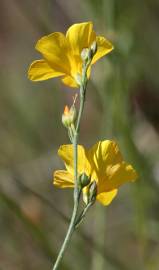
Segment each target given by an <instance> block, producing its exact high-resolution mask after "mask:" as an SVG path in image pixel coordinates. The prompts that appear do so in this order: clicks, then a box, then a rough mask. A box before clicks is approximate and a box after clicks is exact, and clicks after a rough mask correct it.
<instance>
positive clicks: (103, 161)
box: [87, 140, 122, 180]
mask: <svg viewBox="0 0 159 270" xmlns="http://www.w3.org/2000/svg"><path fill="white" fill-rule="evenodd" d="M87 156H88V160H89V162H90V164H91V167H92V168H93V170H95V172H96V174H97V175H98V178H99V179H100V180H101V179H102V178H103V176H104V175H105V172H106V168H107V166H108V165H111V166H112V165H114V164H117V163H119V162H121V161H122V155H121V153H120V150H119V148H118V145H117V143H116V142H114V141H109V140H105V141H99V142H98V143H96V144H95V145H93V146H92V147H91V148H90V149H89V151H88V153H87Z"/></svg>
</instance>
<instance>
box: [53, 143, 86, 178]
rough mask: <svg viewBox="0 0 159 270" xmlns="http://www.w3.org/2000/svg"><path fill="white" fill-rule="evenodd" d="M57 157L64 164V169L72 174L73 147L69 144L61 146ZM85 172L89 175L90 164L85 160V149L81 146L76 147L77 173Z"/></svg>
mask: <svg viewBox="0 0 159 270" xmlns="http://www.w3.org/2000/svg"><path fill="white" fill-rule="evenodd" d="M58 154H59V156H60V157H61V158H62V159H63V161H64V162H65V166H66V169H67V170H68V171H69V172H70V173H71V174H74V159H73V146H72V145H71V144H67V145H62V146H60V148H59V150H58ZM83 172H85V173H86V174H87V175H88V176H89V175H90V164H89V162H88V160H87V158H86V154H85V149H84V147H83V146H82V145H78V173H79V174H81V173H83Z"/></svg>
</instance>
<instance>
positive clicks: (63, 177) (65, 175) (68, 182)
mask: <svg viewBox="0 0 159 270" xmlns="http://www.w3.org/2000/svg"><path fill="white" fill-rule="evenodd" d="M53 177H54V180H53V184H54V185H55V186H57V187H60V188H73V187H74V179H73V175H72V174H70V173H69V172H68V171H63V170H59V171H55V173H54V176H53Z"/></svg>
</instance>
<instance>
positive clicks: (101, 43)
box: [92, 36, 113, 64]
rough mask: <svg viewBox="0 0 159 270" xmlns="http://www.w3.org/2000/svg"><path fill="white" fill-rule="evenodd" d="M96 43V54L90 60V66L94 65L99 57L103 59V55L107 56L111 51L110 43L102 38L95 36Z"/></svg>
mask: <svg viewBox="0 0 159 270" xmlns="http://www.w3.org/2000/svg"><path fill="white" fill-rule="evenodd" d="M96 42H97V52H96V54H95V55H94V57H93V59H92V64H94V63H95V62H97V61H98V60H99V59H100V58H101V57H103V56H104V55H106V54H108V53H109V52H111V51H112V50H113V45H112V44H111V42H110V41H108V40H107V39H106V38H104V37H102V36H97V37H96Z"/></svg>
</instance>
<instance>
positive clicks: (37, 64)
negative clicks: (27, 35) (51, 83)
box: [28, 59, 64, 81]
mask: <svg viewBox="0 0 159 270" xmlns="http://www.w3.org/2000/svg"><path fill="white" fill-rule="evenodd" d="M62 75H64V74H63V73H62V72H59V71H56V70H54V69H53V68H51V67H50V66H49V64H48V63H47V62H46V61H45V60H43V59H42V60H37V61H34V62H33V63H32V64H31V65H30V68H29V71H28V77H29V79H30V80H32V81H43V80H48V79H50V78H54V77H59V76H62Z"/></svg>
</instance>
